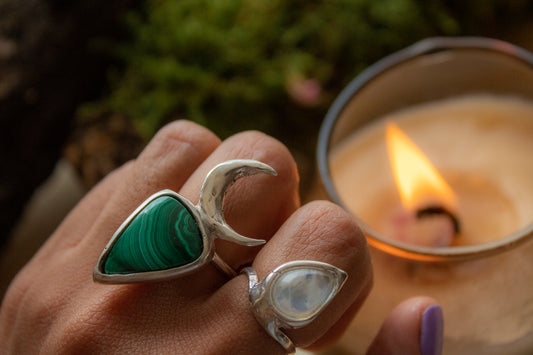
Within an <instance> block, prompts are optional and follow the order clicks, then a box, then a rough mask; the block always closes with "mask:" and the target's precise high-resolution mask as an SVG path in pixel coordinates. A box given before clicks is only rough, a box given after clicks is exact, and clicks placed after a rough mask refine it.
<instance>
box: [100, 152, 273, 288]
mask: <svg viewBox="0 0 533 355" xmlns="http://www.w3.org/2000/svg"><path fill="white" fill-rule="evenodd" d="M258 173H264V174H269V175H276V171H275V170H274V169H273V168H272V167H270V166H268V165H266V164H264V163H261V162H258V161H255V160H243V159H239V160H230V161H227V162H224V163H221V164H219V165H217V166H215V167H214V168H213V169H212V170H211V171H210V172H209V173H208V174H207V176H206V177H205V180H204V183H203V185H202V188H201V190H200V197H199V199H198V204H197V205H193V203H192V202H190V201H189V200H187V199H186V198H185V197H183V196H181V195H179V194H177V193H176V192H174V191H171V190H162V191H159V192H157V193H155V194H153V195H152V196H150V197H149V198H148V199H147V200H146V201H144V202H143V203H142V204H141V205H140V206H139V207H138V208H137V209H136V210H135V211H134V212H133V213H132V214H131V215H130V216H129V217H128V218H127V219H126V220H125V221H124V222H123V223H122V225H121V226H120V227H119V228H118V229H117V231H116V232H115V233H114V234H113V236H112V237H111V239H110V241H109V242H108V244H107V245H106V247H105V248H104V250H103V252H102V254H101V255H100V258H99V259H98V262H97V264H96V266H95V268H94V271H93V279H94V281H96V282H101V283H132V282H144V281H154V280H165V279H171V278H175V277H181V276H184V275H188V274H190V273H192V272H194V271H196V270H197V269H198V268H200V267H202V266H204V265H206V264H207V263H209V262H211V261H213V263H214V264H215V265H216V266H217V267H218V268H219V269H220V270H221V271H222V272H224V273H225V274H226V275H228V276H229V277H234V276H235V275H236V273H235V271H234V270H233V269H232V268H231V267H230V266H229V265H228V264H226V263H225V262H224V261H223V260H222V259H221V258H220V257H219V256H218V255H217V254H216V253H215V244H214V240H215V238H220V239H224V240H228V241H231V242H234V243H237V244H240V245H246V246H256V245H261V244H264V243H265V241H264V240H262V239H252V238H247V237H245V236H242V235H240V234H238V233H237V232H235V231H234V230H233V229H232V228H231V227H230V226H229V225H228V224H227V223H226V220H225V219H224V211H223V201H224V195H225V193H226V190H227V189H228V188H229V187H230V186H231V185H232V184H233V183H234V182H235V181H236V180H237V179H239V178H241V177H244V176H250V175H254V174H258Z"/></svg>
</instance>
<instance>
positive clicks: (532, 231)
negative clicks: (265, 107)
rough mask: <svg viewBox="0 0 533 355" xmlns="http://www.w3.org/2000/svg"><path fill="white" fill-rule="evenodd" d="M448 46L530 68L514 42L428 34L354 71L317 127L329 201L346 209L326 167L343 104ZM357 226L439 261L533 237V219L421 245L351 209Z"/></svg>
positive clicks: (377, 239) (532, 59)
mask: <svg viewBox="0 0 533 355" xmlns="http://www.w3.org/2000/svg"><path fill="white" fill-rule="evenodd" d="M452 49H472V50H487V51H491V52H494V53H497V54H503V55H507V56H509V57H511V58H513V59H514V60H518V61H521V62H523V64H525V65H526V66H529V67H531V69H532V70H533V53H530V52H528V51H527V50H525V49H523V48H521V47H518V46H516V45H514V44H511V43H508V42H505V41H502V40H498V39H493V38H487V37H430V38H427V39H424V40H421V41H419V42H416V43H414V44H413V45H411V46H409V47H407V48H405V49H402V50H400V51H398V52H395V53H392V54H390V55H388V56H386V57H384V58H383V59H381V60H379V61H378V62H376V63H374V64H373V65H371V66H369V67H368V68H367V69H365V70H363V71H362V72H361V73H360V74H359V75H357V76H356V77H355V78H354V79H353V80H352V81H351V82H350V83H349V84H348V85H347V86H346V87H345V88H344V89H343V90H342V91H341V93H340V94H339V95H338V96H337V98H336V99H335V101H334V102H333V104H332V105H331V107H330V109H329V110H328V112H327V114H326V116H325V119H324V121H323V123H322V126H321V128H320V132H319V135H318V143H317V164H318V171H319V176H320V180H321V183H322V185H323V187H324V188H325V190H326V192H327V194H328V196H329V198H330V199H332V201H333V202H335V203H336V204H338V205H340V206H341V207H343V208H344V209H345V210H347V211H349V210H348V209H347V208H346V206H345V204H344V203H343V201H342V199H341V198H340V196H339V195H338V193H337V190H336V188H335V186H334V184H333V179H332V176H331V173H330V169H329V159H328V155H329V148H330V139H331V134H332V132H333V130H334V128H335V125H336V123H337V120H338V118H339V117H340V116H341V114H342V112H343V111H344V109H345V108H346V106H347V105H348V104H349V103H350V101H351V99H352V97H353V96H355V95H356V94H357V93H358V92H359V91H360V90H361V89H363V88H364V87H365V86H366V85H367V84H369V83H370V82H371V81H372V80H374V79H376V78H377V77H378V76H380V75H383V74H385V73H386V72H387V71H388V70H390V69H393V68H394V67H396V66H398V65H401V64H403V63H405V62H408V61H410V60H412V59H415V58H417V57H420V56H423V55H426V54H430V53H437V52H440V51H444V50H452ZM352 215H353V216H354V217H355V219H356V221H357V222H358V225H359V227H360V228H361V229H362V230H363V232H364V233H365V235H366V237H367V240H368V242H369V244H370V245H372V246H374V247H376V248H377V249H380V250H382V251H385V252H387V253H389V254H393V255H396V256H399V257H402V258H406V259H412V260H419V261H428V262H440V261H452V260H454V261H455V260H458V261H459V260H467V259H473V258H478V257H486V256H490V255H494V254H499V253H502V252H504V251H507V250H509V249H512V248H514V247H516V246H518V245H520V244H522V243H524V242H526V241H528V240H529V239H532V238H533V222H531V223H530V224H528V225H527V226H525V227H523V228H521V229H519V230H518V231H516V232H515V233H512V234H510V235H508V236H506V237H503V238H502V239H499V240H497V241H494V242H490V243H484V244H477V245H469V246H455V247H439V248H432V247H423V246H418V245H413V244H408V243H404V242H399V241H396V240H393V239H391V238H387V237H385V236H383V235H381V234H380V233H378V232H376V231H375V230H373V229H372V228H370V227H369V226H368V225H367V224H366V223H365V222H364V221H362V220H361V219H360V218H359V217H358V216H357V215H355V213H352Z"/></svg>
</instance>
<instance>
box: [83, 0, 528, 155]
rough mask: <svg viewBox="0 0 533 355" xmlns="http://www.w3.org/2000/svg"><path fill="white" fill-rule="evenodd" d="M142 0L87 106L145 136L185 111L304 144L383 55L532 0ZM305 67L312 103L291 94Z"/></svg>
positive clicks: (516, 10)
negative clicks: (103, 91)
mask: <svg viewBox="0 0 533 355" xmlns="http://www.w3.org/2000/svg"><path fill="white" fill-rule="evenodd" d="M143 4H144V5H143V6H142V9H141V10H136V11H131V12H129V13H128V14H127V15H126V16H125V18H126V23H127V27H128V29H129V31H130V34H131V37H130V40H128V41H125V42H123V43H118V44H115V45H114V54H115V55H116V56H117V58H118V59H119V60H120V63H121V64H122V65H121V66H119V67H117V68H115V70H114V72H113V73H112V75H111V80H110V83H111V84H110V89H109V92H108V96H106V98H105V99H103V100H102V101H100V102H98V103H96V104H93V105H90V106H86V107H85V109H86V110H85V112H93V113H94V112H95V111H99V112H102V111H105V112H107V113H111V114H121V115H126V116H127V117H129V118H131V119H133V120H134V122H135V123H136V124H137V127H138V128H139V130H140V132H141V133H142V134H143V135H144V136H145V137H150V136H152V135H153V133H154V132H155V131H156V130H157V128H159V127H160V126H161V125H162V124H163V123H165V122H167V121H169V120H172V119H176V118H187V119H190V120H194V121H196V122H199V123H201V124H203V125H206V126H207V127H209V128H210V129H212V130H214V131H215V132H216V133H217V134H219V135H220V136H221V137H226V136H228V135H230V134H232V133H234V132H237V131H241V130H244V129H259V130H262V131H265V132H267V133H269V134H273V135H274V136H276V137H278V138H280V139H281V140H282V141H283V142H285V143H286V144H288V145H289V146H292V147H298V148H299V149H305V147H312V146H313V145H314V135H315V134H316V131H317V129H318V126H319V125H320V122H321V121H322V119H323V117H324V115H325V112H326V111H327V108H328V106H329V105H330V104H331V103H332V101H333V99H334V98H335V96H336V95H337V94H338V93H339V92H340V91H341V90H342V88H343V87H344V86H345V85H346V84H347V83H348V82H349V81H350V80H352V79H353V78H354V76H355V75H356V74H357V73H359V72H360V71H361V70H362V69H364V68H365V67H367V66H368V65H370V64H371V63H373V62H375V61H376V60H378V59H379V58H381V57H383V56H385V55H387V54H390V53H391V52H393V51H396V50H398V49H400V48H403V47H405V46H407V45H410V44H412V43H413V42H415V41H417V40H420V39H422V38H425V37H429V36H436V35H465V34H477V35H487V34H491V33H489V32H490V31H491V29H493V28H494V26H495V25H498V24H499V25H503V26H505V25H506V23H507V22H513V21H515V20H516V18H519V17H521V16H523V13H524V10H525V9H529V10H531V3H530V2H529V1H507V0H473V1H462V0H455V1H450V0H448V1H445V0H426V1H424V0H324V1H312V0H290V1H281V0H268V1H267V0H180V1H175V0H145V2H144V3H143ZM306 79H312V80H313V82H314V83H318V84H319V87H320V88H321V92H320V95H318V98H316V97H315V100H314V101H313V102H312V103H311V104H309V103H305V104H302V102H300V101H299V100H297V99H295V95H294V94H292V95H291V87H293V86H296V90H297V89H298V85H300V84H301V83H302V82H305V80H306ZM300 86H301V85H300ZM304 87H305V85H304ZM300 89H302V87H300ZM315 94H316V92H315ZM315 96H316V95H315Z"/></svg>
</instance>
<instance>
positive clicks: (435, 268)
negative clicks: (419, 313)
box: [317, 37, 533, 354]
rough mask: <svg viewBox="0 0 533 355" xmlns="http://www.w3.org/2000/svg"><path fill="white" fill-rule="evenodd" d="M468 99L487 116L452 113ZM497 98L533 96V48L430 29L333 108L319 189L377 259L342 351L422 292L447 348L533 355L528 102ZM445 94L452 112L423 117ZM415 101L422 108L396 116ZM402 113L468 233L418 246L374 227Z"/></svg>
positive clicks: (386, 200)
mask: <svg viewBox="0 0 533 355" xmlns="http://www.w3.org/2000/svg"><path fill="white" fill-rule="evenodd" d="M471 97H474V98H475V99H476V100H478V99H479V100H478V101H476V105H478V106H479V105H481V106H483V105H485V104H486V105H487V108H486V109H485V108H483V109H479V110H481V111H485V113H484V115H485V116H486V117H483V118H480V119H479V120H477V118H476V119H474V120H473V121H470V120H471V118H470V116H472V117H475V116H476V112H477V111H479V110H478V109H477V108H475V107H477V106H476V105H474V106H468V105H470V103H468V104H465V105H466V106H465V107H467V109H465V110H466V111H465V110H463V111H461V110H460V109H457V110H456V106H457V105H458V106H457V107H463V106H461V105H462V104H463V101H461V100H463V98H471ZM495 98H496V99H495ZM498 98H503V100H507V101H506V104H504V105H503V106H505V105H507V103H509V102H511V106H512V105H513V104H514V103H516V102H518V104H519V105H522V104H523V105H525V106H524V107H526V106H527V105H533V55H532V54H531V53H529V52H527V51H526V50H524V49H521V48H519V47H516V46H514V45H512V44H509V43H506V42H502V41H499V40H494V39H488V38H479V37H462V38H430V39H427V40H423V41H421V42H419V43H416V44H414V45H412V46H411V47H408V48H406V49H404V50H402V51H400V52H397V53H395V54H392V55H391V56H389V57H386V58H384V59H382V60H381V61H379V62H377V63H376V64H374V65H373V66H371V67H369V68H368V69H367V70H366V71H364V72H362V73H361V74H360V75H359V76H358V77H357V78H355V79H354V80H353V81H352V82H351V83H350V84H349V85H348V86H347V87H346V88H345V89H344V90H343V91H342V93H341V94H340V95H339V97H338V98H337V100H336V101H335V102H334V104H333V105H332V107H331V108H330V110H329V112H328V114H327V116H326V119H325V121H324V124H323V126H322V128H321V131H320V135H319V142H318V156H317V159H318V166H319V171H320V178H321V183H322V187H323V190H324V192H325V194H326V196H327V197H328V198H329V199H331V200H332V201H334V202H336V203H337V204H339V205H341V206H343V207H344V208H345V209H347V210H349V211H351V212H352V213H353V214H354V216H355V218H356V219H357V221H358V223H359V225H360V227H361V228H362V230H363V232H364V233H365V235H366V236H367V240H368V242H369V245H370V252H371V255H372V258H373V265H374V288H373V290H372V292H371V293H370V295H369V297H368V299H367V301H366V303H365V304H364V305H363V307H362V309H361V310H360V312H359V313H358V315H357V316H356V317H355V319H354V321H353V322H352V324H351V325H350V327H349V329H348V331H347V332H346V334H345V335H344V336H343V338H342V339H341V341H340V343H339V345H338V347H339V348H340V349H341V350H342V352H343V353H354V354H359V353H364V352H365V350H366V348H367V347H368V345H369V344H370V342H371V340H372V339H373V337H374V336H375V334H376V333H377V331H378V329H379V327H380V325H381V324H382V322H383V321H384V319H385V317H386V316H387V315H388V313H389V312H390V311H391V310H392V309H393V308H394V307H395V306H396V305H397V304H399V303H400V302H401V301H403V300H405V299H407V298H409V297H412V296H418V295H427V296H430V297H433V298H435V299H436V300H437V301H438V302H439V303H440V304H441V305H442V307H443V312H444V319H445V329H444V353H446V354H473V353H483V354H502V353H505V354H515V353H516V354H522V353H532V352H533V282H532V281H531V280H533V242H532V241H531V240H532V239H533V223H532V222H533V183H531V182H532V181H533V158H532V157H531V154H532V153H533V111H531V110H529V111H528V109H527V108H526V109H525V110H523V111H520V110H518V111H515V109H514V108H510V109H509V110H510V111H506V110H507V108H506V109H503V111H502V112H500V108H499V107H500V106H497V105H499V104H498V102H497V101H498V100H499V99H498ZM455 99H458V100H459V101H453V100H455ZM465 100H466V99H465ZM515 101H516V102H515ZM450 102H453V104H452V106H453V105H456V106H453V107H452V108H451V109H447V108H446V109H443V112H445V114H443V115H440V114H433V113H431V112H436V111H427V112H429V116H425V115H424V112H425V111H424V110H425V109H426V108H428V107H431V110H437V111H439V110H440V109H439V108H438V105H440V104H441V103H444V105H445V106H446V105H447V104H448V103H450ZM435 104H436V105H437V106H435ZM493 104H494V105H496V106H492V105H493ZM429 105H433V106H429ZM415 107H417V108H421V111H420V112H418V111H417V112H418V113H417V114H416V115H415V116H416V117H414V118H409V117H408V118H405V117H401V116H402V115H403V114H405V115H407V116H409V111H407V110H408V109H410V108H415ZM435 107H437V108H435ZM472 107H474V108H472ZM506 107H507V106H506ZM528 107H529V106H528ZM530 107H533V106H530ZM446 110H448V111H446ZM469 110H470V111H469ZM476 110H477V111H476ZM427 112H426V113H427ZM454 112H456V113H457V114H454ZM465 112H466V113H465ZM469 112H470V113H471V112H473V113H472V114H471V115H470V114H469ZM419 113H420V114H419ZM447 115H451V116H454V117H450V118H449V119H448V118H447V117H448V116H447ZM506 115H507V116H506ZM440 116H442V117H440ZM455 116H457V117H455ZM463 116H464V117H463ZM518 116H521V117H518ZM399 117H400V118H399ZM502 117H503V118H502ZM397 118H398V123H399V124H400V125H401V126H402V128H404V129H405V130H404V131H405V133H406V134H407V135H408V136H411V137H412V138H416V139H415V140H416V141H417V143H418V142H419V143H420V147H421V149H422V151H427V152H428V157H429V159H430V160H431V161H432V162H433V163H434V164H435V166H436V167H437V169H438V170H439V171H442V172H443V176H444V178H445V179H448V180H449V181H450V182H451V183H450V185H451V188H452V189H454V190H455V191H456V192H457V194H458V201H459V202H458V203H459V208H458V215H459V218H461V213H462V212H464V211H462V210H461V208H464V209H465V211H466V210H469V211H470V215H469V214H468V213H469V212H468V211H467V212H464V213H463V214H464V216H463V220H462V221H461V222H464V228H465V229H464V233H465V234H471V235H477V236H476V238H474V239H473V240H470V241H468V238H467V237H465V238H464V239H463V240H460V239H458V240H459V241H458V242H457V244H454V245H453V246H447V247H428V246H420V245H413V244H409V243H406V242H404V241H401V240H396V239H394V238H391V237H390V235H386V234H385V232H383V229H382V228H379V223H382V220H383V218H382V219H379V218H375V216H376V215H379V214H380V213H384V212H383V211H386V210H387V205H396V204H398V200H399V199H398V197H397V196H396V195H395V194H394V191H393V189H394V181H393V177H392V174H391V173H390V168H389V162H388V157H387V155H386V148H385V145H386V144H385V141H384V134H383V133H382V132H383V130H382V127H384V125H385V123H384V122H385V120H396V119H397ZM454 120H455V121H454ZM476 120H477V121H476ZM350 142H352V143H353V142H355V143H353V145H352V150H351V151H350V150H346V149H345V147H346V146H347V145H349V144H352V143H350ZM529 142H532V143H531V144H530V143H529ZM343 149H344V153H342V154H340V153H339V151H342V150H343ZM347 152H348V153H347ZM341 155H342V159H340V158H339V156H341ZM347 166H351V167H353V169H352V168H350V169H351V170H350V169H347ZM343 174H344V175H343ZM461 206H462V207H461ZM378 220H379V221H381V222H379V221H378ZM376 221H378V222H376ZM476 233H477V234H476ZM459 238H461V236H459Z"/></svg>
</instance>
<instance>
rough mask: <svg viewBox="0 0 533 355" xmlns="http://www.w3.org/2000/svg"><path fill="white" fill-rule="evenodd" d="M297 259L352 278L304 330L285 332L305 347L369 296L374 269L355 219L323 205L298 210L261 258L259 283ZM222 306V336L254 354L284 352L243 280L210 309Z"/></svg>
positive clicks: (229, 286) (231, 285)
mask: <svg viewBox="0 0 533 355" xmlns="http://www.w3.org/2000/svg"><path fill="white" fill-rule="evenodd" d="M294 260H312V261H319V262H325V263H328V264H330V265H333V266H335V267H338V268H340V269H342V270H344V271H345V272H346V273H347V274H348V278H347V279H346V282H345V284H344V286H343V287H342V288H341V289H340V291H339V293H338V294H337V295H336V296H335V297H334V298H333V300H332V301H331V303H329V304H328V305H327V306H326V308H325V309H324V310H323V311H322V313H321V314H319V315H318V317H317V318H316V319H315V320H313V321H312V322H311V323H310V324H309V325H306V326H305V327H302V328H300V329H290V330H287V331H286V334H287V336H288V337H289V338H290V339H292V341H293V343H294V344H295V345H296V346H300V347H306V346H309V345H311V344H313V343H315V342H316V341H317V340H318V339H321V338H323V337H324V336H325V334H327V333H328V330H329V329H330V328H331V327H332V326H334V325H335V324H336V323H337V322H338V321H339V320H340V319H341V318H342V315H343V314H344V313H345V312H346V311H347V310H349V309H350V307H352V305H354V304H355V303H357V302H360V298H364V297H366V295H367V293H368V289H369V288H370V287H371V283H372V270H371V265H370V257H369V254H368V249H367V245H366V240H365V238H364V236H363V234H362V233H361V231H360V230H359V228H358V227H357V226H356V224H355V222H354V221H353V218H352V217H351V216H350V215H349V214H347V213H346V212H345V211H344V210H342V209H341V208H340V207H338V206H336V205H334V204H332V203H329V202H324V201H319V202H312V203H310V204H307V205H305V206H303V207H302V208H300V209H299V210H297V211H296V212H295V213H294V214H293V215H292V216H291V217H290V218H289V219H288V220H287V221H286V222H285V223H284V224H283V225H282V227H281V228H280V230H279V231H278V232H277V233H276V234H275V235H274V236H273V237H272V239H271V240H270V241H269V242H268V243H267V244H266V245H265V246H264V247H263V249H262V250H261V251H260V252H259V253H258V254H257V256H256V258H255V260H254V262H253V267H254V268H255V270H256V271H257V274H258V276H259V280H263V279H264V278H265V277H266V276H267V275H268V274H269V273H270V272H271V271H272V270H274V269H275V268H276V267H278V266H280V265H282V264H284V263H286V262H288V261H294ZM221 305H224V306H223V310H218V311H217V312H216V314H217V319H216V320H215V319H214V320H213V321H216V322H219V324H220V323H221V330H220V331H223V332H224V337H225V338H227V339H230V340H231V339H234V338H235V337H237V336H238V337H239V338H240V339H241V341H242V342H243V344H245V345H246V349H247V351H249V352H250V353H265V354H275V353H282V352H283V350H284V349H283V348H282V347H281V345H280V344H279V343H277V342H276V341H275V340H274V339H273V338H272V337H270V336H269V335H268V334H267V332H266V331H265V330H264V329H263V328H262V326H261V325H260V324H259V322H258V321H257V320H256V319H255V318H254V316H253V312H252V309H251V305H250V302H249V300H248V281H247V280H246V277H245V276H244V275H241V276H239V277H236V278H234V279H233V280H231V281H230V282H228V283H226V284H225V285H224V286H223V287H221V288H220V289H219V290H218V291H217V292H216V293H215V294H214V295H213V296H212V297H211V298H210V299H209V302H208V303H207V304H206V307H207V306H209V307H212V308H213V309H217V308H219V307H221ZM213 313H214V311H213ZM330 336H331V337H336V336H338V335H333V334H330ZM231 343H232V342H231V341H229V342H228V344H231ZM228 346H229V345H228ZM226 350H228V351H232V352H235V351H238V350H239V349H229V348H228V349H226Z"/></svg>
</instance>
